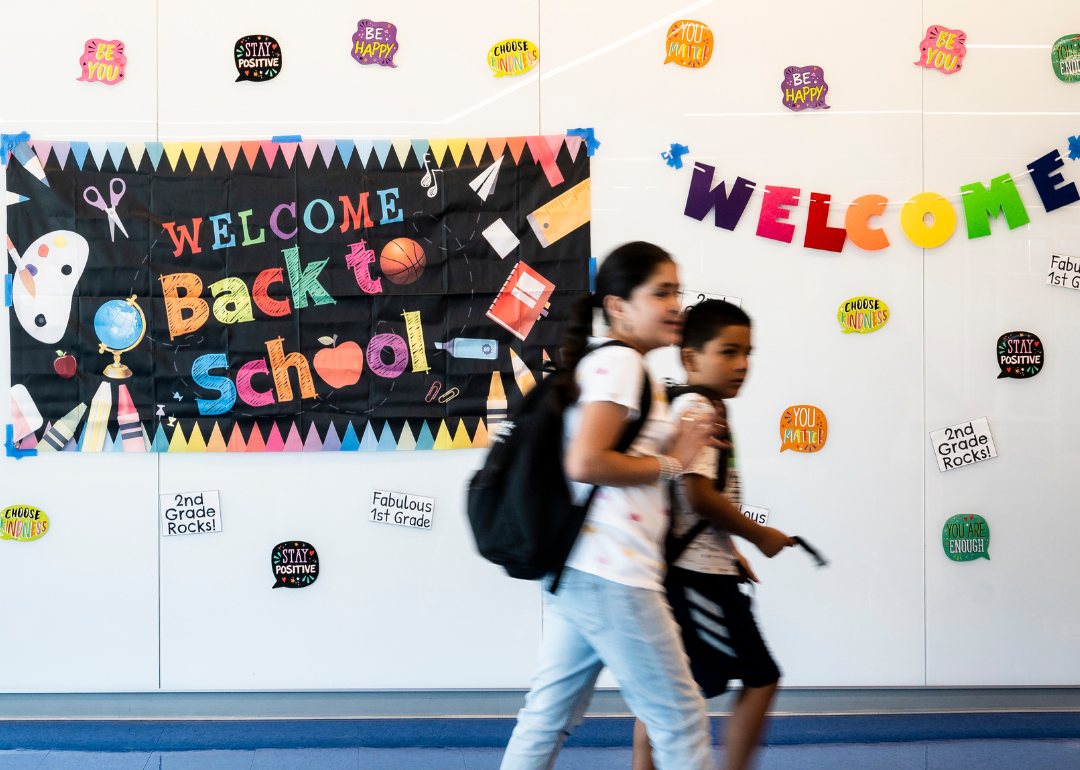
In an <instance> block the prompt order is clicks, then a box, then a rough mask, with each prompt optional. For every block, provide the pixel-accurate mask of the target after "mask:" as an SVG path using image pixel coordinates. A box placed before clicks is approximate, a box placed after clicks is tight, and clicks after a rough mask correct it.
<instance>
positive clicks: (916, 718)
mask: <svg viewBox="0 0 1080 770" xmlns="http://www.w3.org/2000/svg"><path fill="white" fill-rule="evenodd" d="M722 723H723V720H722V719H721V718H714V719H713V729H714V734H715V735H716V736H717V739H718V740H720V739H721V737H722V735H723V724H722ZM513 728H514V720H513V719H512V718H491V719H488V718H483V719H304V720H291V719H283V720H176V721H172V720H169V721H140V720H124V721H115V720H109V721H106V720H100V721H99V720H85V721H68V720H0V749H53V750H74V751H190V750H206V749H216V750H226V749H230V750H252V749H261V748H266V749H270V748H272V749H295V748H352V747H368V748H405V747H409V748H444V747H456V748H485V747H488V748H498V747H502V746H505V745H506V742H507V740H508V739H509V738H510V732H511V730H513ZM632 735H633V720H632V719H629V718H625V717H589V718H587V719H586V720H585V723H584V724H583V725H582V726H581V727H580V728H578V730H577V731H576V732H575V733H574V735H573V737H572V738H571V739H570V740H569V741H568V742H567V746H577V747H594V748H604V747H625V746H630V745H631V743H632ZM1069 738H1072V739H1076V738H1080V712H1038V713H970V714H889V715H846V716H778V717H773V718H772V719H770V721H769V726H768V731H767V736H766V739H765V743H766V745H771V746H797V745H809V744H824V743H831V744H866V743H896V742H927V741H957V740H988V739H998V740H1001V739H1007V740H1058V739H1069Z"/></svg>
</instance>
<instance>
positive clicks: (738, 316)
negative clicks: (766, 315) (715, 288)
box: [680, 299, 750, 350]
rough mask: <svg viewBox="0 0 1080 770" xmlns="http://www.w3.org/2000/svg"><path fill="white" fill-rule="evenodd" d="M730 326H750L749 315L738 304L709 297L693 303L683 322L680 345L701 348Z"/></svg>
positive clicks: (695, 348)
mask: <svg viewBox="0 0 1080 770" xmlns="http://www.w3.org/2000/svg"><path fill="white" fill-rule="evenodd" d="M728 326H746V327H749V326H750V316H748V315H747V314H746V313H745V312H744V311H743V309H742V308H740V307H739V306H738V305H732V304H731V303H730V302H725V301H724V300H722V299H707V300H704V301H702V302H699V303H697V304H696V305H691V306H690V307H689V308H688V309H687V311H686V320H685V321H684V322H683V333H682V334H683V336H682V345H681V346H680V347H684V348H693V349H694V350H701V349H702V348H704V347H705V345H706V343H707V342H709V340H712V339H715V338H716V336H717V335H719V334H720V332H722V331H723V330H724V329H726V328H727V327H728Z"/></svg>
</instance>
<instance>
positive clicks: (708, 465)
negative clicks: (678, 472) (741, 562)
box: [671, 393, 742, 575]
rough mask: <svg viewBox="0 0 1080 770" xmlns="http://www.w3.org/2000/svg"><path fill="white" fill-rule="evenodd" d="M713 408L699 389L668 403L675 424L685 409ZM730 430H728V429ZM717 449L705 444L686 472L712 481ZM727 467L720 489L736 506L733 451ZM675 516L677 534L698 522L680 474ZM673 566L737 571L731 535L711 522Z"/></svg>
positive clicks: (738, 493)
mask: <svg viewBox="0 0 1080 770" xmlns="http://www.w3.org/2000/svg"><path fill="white" fill-rule="evenodd" d="M703 408H704V409H710V410H711V409H712V402H711V401H709V399H708V398H706V397H705V396H703V395H701V394H700V393H686V394H684V395H682V396H679V397H678V398H676V399H675V401H674V402H672V404H671V423H672V425H673V426H674V425H677V424H678V421H679V418H681V417H682V416H683V415H684V414H685V413H686V412H687V411H688V410H694V409H703ZM728 432H729V433H730V430H729V431H728ZM719 453H720V450H719V449H716V448H715V447H705V448H704V449H702V450H701V451H700V452H698V453H697V456H696V457H695V458H694V461H693V462H692V463H691V464H690V467H689V468H687V469H686V472H687V473H692V474H695V475H697V476H704V477H705V478H707V479H710V480H712V481H715V480H716V461H717V458H718V455H719ZM730 458H731V459H730V461H729V463H728V469H727V483H726V484H725V486H724V491H723V492H722V493H721V494H723V495H724V497H726V498H727V499H728V500H730V501H731V503H732V504H733V505H734V506H735V507H738V506H739V505H740V504H741V502H742V501H741V490H740V487H739V472H738V471H737V470H735V454H734V451H732V453H731V455H730ZM674 483H675V512H674V516H675V519H674V520H673V521H672V524H671V526H672V532H673V534H674V535H675V536H676V537H678V536H680V535H684V534H686V533H687V532H689V531H690V528H691V527H693V526H694V525H695V524H697V523H698V521H699V520H700V518H701V517H700V516H698V515H697V514H696V513H694V512H693V509H692V508H691V507H690V504H689V503H688V502H687V501H686V487H685V483H684V480H683V479H682V478H681V477H680V478H678V479H676V480H675V482H674ZM674 566H676V567H679V568H681V569H685V570H690V571H691V572H706V573H708V574H710V575H738V574H739V567H738V562H737V561H736V560H735V551H734V550H733V548H732V545H731V535H729V534H728V533H727V532H724V531H723V530H720V529H717V528H716V527H714V526H712V525H711V524H710V525H709V526H708V527H706V528H705V529H704V531H702V532H700V533H699V534H698V536H697V537H695V538H694V539H693V540H691V541H690V545H688V546H687V547H686V550H685V551H683V552H682V555H681V556H680V557H679V558H678V559H676V560H675V565H674Z"/></svg>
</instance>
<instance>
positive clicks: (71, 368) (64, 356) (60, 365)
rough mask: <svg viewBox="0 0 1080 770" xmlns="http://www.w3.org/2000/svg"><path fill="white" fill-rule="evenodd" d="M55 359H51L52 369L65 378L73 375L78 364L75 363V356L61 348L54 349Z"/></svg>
mask: <svg viewBox="0 0 1080 770" xmlns="http://www.w3.org/2000/svg"><path fill="white" fill-rule="evenodd" d="M56 356H57V358H56V360H55V361H53V369H55V370H56V373H57V374H59V375H60V376H61V377H63V378H64V379H65V380H66V379H68V378H70V377H74V376H75V372H76V371H77V370H78V368H79V365H78V364H77V363H75V356H73V355H71V354H70V353H65V352H64V351H62V350H58V351H56Z"/></svg>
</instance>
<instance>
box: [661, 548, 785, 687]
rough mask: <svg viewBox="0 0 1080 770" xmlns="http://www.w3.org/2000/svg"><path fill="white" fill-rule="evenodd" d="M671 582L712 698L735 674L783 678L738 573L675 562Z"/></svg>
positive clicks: (753, 679) (672, 598) (688, 643)
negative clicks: (712, 571) (709, 571)
mask: <svg viewBox="0 0 1080 770" xmlns="http://www.w3.org/2000/svg"><path fill="white" fill-rule="evenodd" d="M666 587H667V595H668V601H669V602H670V603H671V609H672V610H673V611H674V613H675V620H676V621H678V623H679V625H680V626H681V627H682V638H683V645H684V646H685V648H686V653H687V655H689V656H690V670H691V672H692V673H693V675H694V679H695V680H696V681H697V683H698V685H700V686H701V690H702V692H703V693H704V694H705V697H706V698H715V697H716V696H717V695H719V694H720V693H722V692H724V691H725V690H726V689H727V686H728V681H730V680H732V679H741V680H742V683H743V685H744V686H746V687H764V686H765V685H769V684H772V683H773V682H775V681H777V680H778V679H780V669H779V668H777V666H776V662H775V661H774V660H773V658H772V655H770V654H769V649H768V647H766V646H765V640H764V639H762V638H761V632H760V631H759V630H758V627H757V623H756V622H755V621H754V613H753V611H752V610H751V609H750V597H749V596H747V595H745V594H744V593H743V592H742V591H740V590H739V578H738V577H736V576H734V575H710V574H707V573H704V572H691V571H690V570H685V569H680V568H678V567H671V568H670V569H669V570H668V575H667V582H666Z"/></svg>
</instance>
